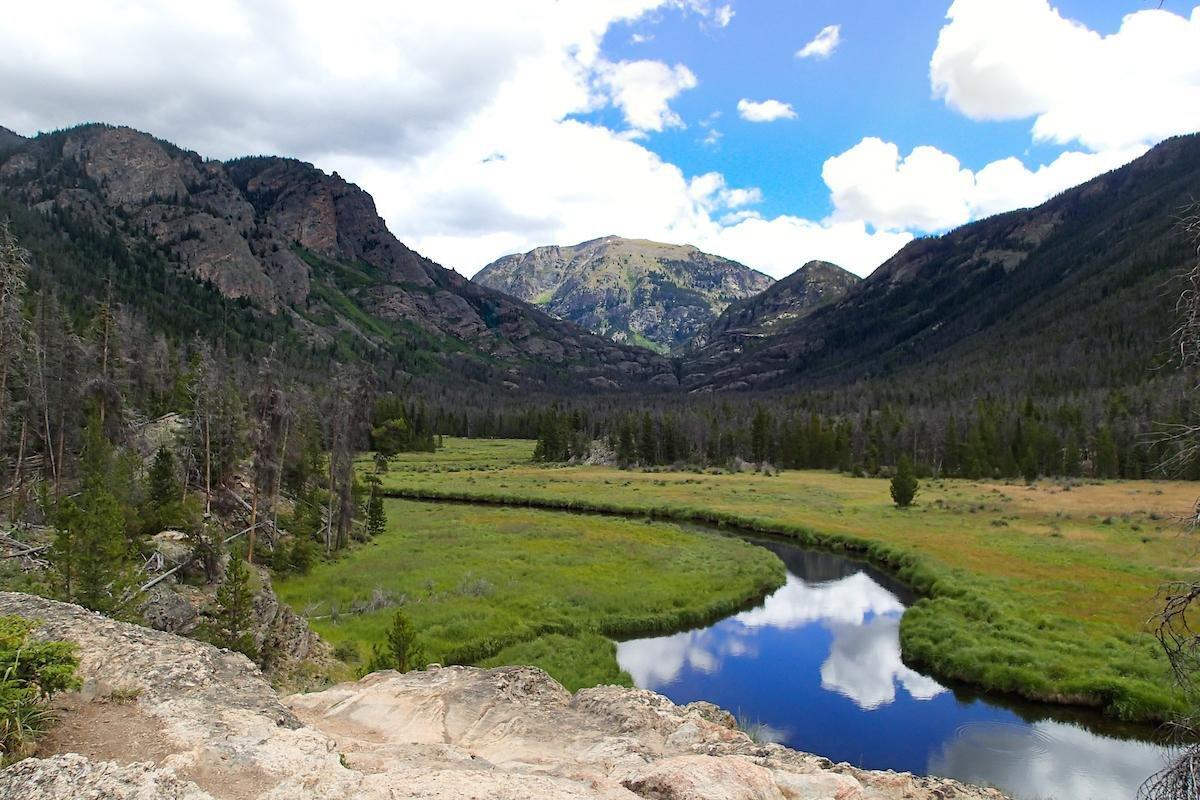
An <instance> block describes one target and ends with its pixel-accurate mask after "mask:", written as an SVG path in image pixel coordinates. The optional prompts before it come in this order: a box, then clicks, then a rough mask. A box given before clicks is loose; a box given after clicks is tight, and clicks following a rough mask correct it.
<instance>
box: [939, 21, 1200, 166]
mask: <svg viewBox="0 0 1200 800" xmlns="http://www.w3.org/2000/svg"><path fill="white" fill-rule="evenodd" d="M946 16H947V19H948V20H949V21H948V23H947V24H946V25H945V26H944V27H943V28H942V30H941V32H940V33H939V35H938V43H937V48H936V49H935V50H934V53H933V57H932V59H931V61H930V78H931V81H932V84H933V89H934V93H935V95H936V96H938V97H940V98H943V99H944V100H945V102H946V103H947V104H948V105H949V106H950V107H951V108H954V109H956V110H957V111H960V112H962V113H963V114H965V115H966V116H968V117H970V118H971V119H976V120H1012V119H1026V118H1031V117H1032V118H1033V119H1034V123H1033V135H1034V137H1035V139H1037V140H1039V141H1048V142H1054V143H1058V144H1069V143H1073V142H1077V143H1079V144H1081V145H1082V146H1084V147H1086V148H1087V149H1089V150H1093V151H1104V150H1120V149H1124V148H1128V147H1131V146H1133V145H1138V144H1152V143H1153V142H1156V141H1158V140H1161V139H1163V138H1165V137H1167V136H1171V135H1173V134H1178V133H1190V132H1193V131H1195V130H1197V129H1200V6H1197V7H1195V8H1194V9H1193V10H1192V12H1191V15H1190V17H1185V16H1180V15H1178V14H1174V13H1171V12H1169V11H1165V10H1159V9H1146V10H1141V11H1136V12H1134V13H1132V14H1129V15H1127V16H1126V17H1125V18H1124V19H1123V20H1122V23H1121V26H1120V29H1119V30H1118V31H1117V32H1116V33H1113V34H1111V35H1108V36H1102V35H1100V34H1099V33H1097V32H1096V31H1093V30H1091V29H1089V28H1087V27H1086V26H1084V25H1082V24H1080V23H1078V22H1074V21H1072V20H1070V19H1067V18H1065V17H1063V16H1062V14H1061V13H1060V12H1059V11H1058V10H1057V9H1056V8H1054V7H1053V6H1051V5H1050V3H1049V2H1048V0H1008V1H1007V2H1004V3H996V2H992V1H991V0H955V2H954V4H953V5H952V6H951V7H950V10H949V11H948V12H947V15H946Z"/></svg>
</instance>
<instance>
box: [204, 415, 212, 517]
mask: <svg viewBox="0 0 1200 800" xmlns="http://www.w3.org/2000/svg"><path fill="white" fill-rule="evenodd" d="M209 427H210V426H209V412H208V409H207V408H206V409H204V513H205V514H211V513H212V441H211V440H210V439H209Z"/></svg>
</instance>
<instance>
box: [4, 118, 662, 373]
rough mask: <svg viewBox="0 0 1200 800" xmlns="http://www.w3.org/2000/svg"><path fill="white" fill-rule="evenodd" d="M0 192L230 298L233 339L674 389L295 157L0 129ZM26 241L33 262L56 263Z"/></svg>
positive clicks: (126, 137) (644, 356)
mask: <svg viewBox="0 0 1200 800" xmlns="http://www.w3.org/2000/svg"><path fill="white" fill-rule="evenodd" d="M0 197H4V198H7V199H10V200H14V201H17V202H19V203H22V204H24V205H26V206H28V207H30V208H34V209H37V210H38V211H41V212H43V214H42V217H43V219H44V220H46V221H47V224H49V225H51V226H52V227H53V226H59V227H60V228H63V231H59V232H63V233H64V235H65V232H66V231H67V230H68V229H69V230H70V231H71V232H72V235H78V234H80V233H82V232H85V231H86V232H87V234H88V235H89V236H92V237H95V238H98V239H99V240H101V241H104V242H107V243H108V244H106V245H105V247H106V248H109V245H112V248H110V249H115V250H123V251H125V254H126V256H128V258H127V259H126V260H128V261H131V262H133V261H135V258H134V257H135V256H136V257H137V258H141V259H142V260H143V261H145V260H146V259H150V258H151V256H150V255H148V253H153V254H154V259H158V257H159V256H161V257H162V258H163V259H165V261H166V262H167V263H168V264H169V265H170V268H171V269H172V270H177V271H178V272H179V273H181V274H182V275H185V276H187V277H189V278H192V279H195V280H196V281H199V282H202V283H204V284H206V285H207V286H209V287H211V288H212V289H215V290H216V292H219V293H220V295H223V297H224V298H225V299H234V300H237V301H239V303H238V304H237V305H238V306H239V308H242V309H243V310H245V309H248V310H246V311H245V313H246V314H248V315H251V316H253V317H254V318H255V319H256V320H258V321H259V322H258V323H257V324H253V325H252V324H249V323H243V324H242V328H243V331H242V332H243V334H244V335H247V336H250V337H254V336H256V335H259V331H265V332H267V334H268V336H269V337H270V338H268V339H267V340H266V341H265V342H264V344H265V343H272V344H275V343H277V342H278V340H280V339H281V338H285V337H283V336H281V331H283V330H287V332H288V333H294V334H295V336H296V338H297V339H298V340H299V341H301V342H303V345H304V346H306V347H312V348H316V349H318V350H324V349H327V348H331V347H334V346H335V344H336V343H337V342H339V341H341V340H346V339H349V340H350V341H353V342H354V347H353V348H351V349H353V350H356V351H362V352H375V353H376V357H379V358H382V356H380V355H379V354H387V353H391V354H392V355H393V356H397V357H399V358H400V360H401V361H402V362H403V363H404V364H405V365H406V366H411V365H412V360H411V359H410V358H409V354H411V352H421V353H422V354H423V355H425V356H429V357H430V358H429V359H428V360H430V361H431V362H434V361H436V362H437V363H438V365H439V366H440V368H441V369H443V370H445V371H446V372H448V374H450V375H453V376H454V379H455V380H461V379H462V377H463V376H464V375H470V376H474V377H476V378H478V379H479V380H480V381H481V382H483V383H488V382H492V380H493V379H496V378H497V377H498V376H499V375H502V376H503V379H505V380H511V381H512V382H513V386H520V385H526V386H528V385H535V386H542V385H551V386H562V385H572V386H574V385H577V384H578V383H579V382H581V381H586V380H588V379H592V378H602V379H603V380H604V381H607V382H608V383H611V384H612V385H613V386H615V387H620V388H623V389H627V388H630V387H632V386H635V385H640V386H645V385H650V381H651V380H654V383H653V385H654V386H662V385H664V384H666V385H668V386H671V385H677V381H676V378H675V374H674V372H673V369H672V366H671V364H670V363H669V362H668V361H667V360H666V359H663V358H662V357H660V356H659V355H657V354H655V353H652V352H650V351H648V350H645V349H642V348H637V347H630V346H622V345H620V344H617V343H614V342H613V341H611V340H609V339H606V338H604V337H602V336H596V335H594V334H591V333H589V332H588V331H586V330H584V329H583V328H580V327H578V326H576V325H573V324H571V323H569V322H564V321H563V320H560V319H556V318H554V317H552V316H551V315H549V314H546V313H543V312H542V311H540V310H538V309H536V308H533V307H531V306H529V305H527V304H525V303H523V302H520V301H518V300H514V299H513V298H511V297H509V296H507V295H505V294H503V293H501V292H498V291H495V290H492V289H489V288H486V287H484V286H481V285H479V284H476V283H472V282H471V281H469V280H467V279H466V278H465V277H463V276H462V275H459V274H458V273H456V272H454V271H453V270H450V269H446V268H445V267H442V266H441V265H439V264H436V263H434V262H433V261H431V260H430V259H428V258H425V257H424V256H422V255H420V254H419V253H417V252H415V251H413V250H412V249H410V248H408V247H406V246H405V245H404V244H403V243H402V242H400V241H399V240H398V239H397V238H396V237H395V236H393V235H392V233H391V232H390V231H389V230H388V228H387V226H386V224H385V223H384V221H383V218H382V217H380V216H379V213H378V211H377V209H376V207H375V201H374V200H373V199H372V197H371V195H370V194H368V193H367V192H366V191H364V190H363V189H362V188H360V187H359V186H356V185H355V184H353V183H351V182H349V181H347V180H345V179H344V178H342V177H341V176H340V175H338V174H337V173H336V172H335V173H333V174H327V173H325V172H323V171H321V170H320V169H317V168H316V167H315V166H313V165H312V164H308V163H305V162H302V161H297V160H295V159H288V158H277V157H254V158H243V159H236V160H233V161H229V162H224V163H223V162H220V161H215V160H206V159H204V158H202V157H201V156H200V155H199V154H197V153H194V152H191V151H187V150H183V149H181V148H179V147H176V146H174V145H172V144H170V143H169V142H165V141H162V140H160V139H156V138H155V137H153V136H150V135H149V134H146V133H142V132H140V131H136V130H133V129H131V128H126V127H112V126H108V125H98V124H96V125H81V126H78V127H76V128H71V129H68V130H63V131H56V132H54V133H46V134H40V135H38V136H36V137H34V138H32V139H24V138H22V137H19V136H16V135H15V134H11V133H10V132H7V131H5V130H4V129H0ZM60 217H61V219H60ZM31 242H32V245H33V246H35V252H34V253H33V259H32V261H33V265H34V268H35V269H42V268H43V267H46V268H52V267H53V262H54V259H53V258H46V259H43V258H42V257H41V253H39V252H38V251H37V249H36V245H37V244H38V241H37V239H36V237H32V239H31ZM117 243H119V244H120V247H119V248H118V247H116V245H117ZM130 254H132V255H130ZM43 261H45V262H48V263H47V264H43ZM146 263H147V264H148V263H149V261H146ZM155 263H157V260H155ZM133 267H136V268H137V269H139V270H142V269H148V267H146V265H145V264H142V263H140V262H137V263H134V264H133ZM98 269H99V267H98ZM123 269H131V267H130V265H129V264H126V265H125V266H124V267H123ZM49 277H50V278H51V279H53V277H54V276H53V275H51V276H49ZM142 277H143V280H142V282H139V283H137V284H136V290H135V291H133V292H132V294H129V295H126V296H124V297H122V296H120V295H119V292H120V291H121V290H122V286H121V285H117V286H116V290H117V291H118V296H117V299H118V300H120V301H122V302H123V303H124V304H125V305H128V306H129V308H130V309H131V310H134V309H136V308H137V307H138V306H139V304H142V303H145V304H147V305H148V306H151V307H153V305H154V302H159V303H162V302H168V303H169V302H174V301H172V300H165V301H164V298H161V297H156V295H155V292H156V291H157V290H158V283H157V282H156V281H157V279H150V278H145V277H144V276H142ZM63 282H64V283H67V282H68V281H63ZM65 288H66V290H68V292H69V290H70V289H71V288H72V287H70V286H67V287H65ZM205 299H207V295H205ZM285 326H286V327H285ZM235 327H236V326H235ZM192 333H194V331H191V330H189V331H188V335H191V334H192ZM344 349H345V347H344V345H338V346H337V350H338V351H339V353H340V352H342V351H343V350H344ZM281 356H282V353H281ZM339 357H341V356H339ZM306 368H308V367H307V365H306ZM429 368H431V369H433V367H432V364H431V365H430V367H429ZM495 382H496V383H498V382H499V380H495ZM593 385H598V384H593ZM605 385H607V384H605Z"/></svg>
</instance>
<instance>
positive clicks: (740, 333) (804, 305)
mask: <svg viewBox="0 0 1200 800" xmlns="http://www.w3.org/2000/svg"><path fill="white" fill-rule="evenodd" d="M861 281H862V278H860V277H858V276H857V275H855V274H854V273H853V272H848V271H846V270H844V269H842V268H841V267H839V266H837V265H836V264H830V263H829V262H828V261H809V262H808V263H807V264H805V265H804V266H802V267H800V268H799V269H798V270H796V271H795V272H793V273H792V274H791V275H788V276H787V277H786V278H784V279H782V280H780V281H778V282H777V283H774V284H772V285H771V286H769V287H768V288H767V289H765V290H763V291H762V292H759V293H758V294H756V295H754V296H752V297H747V298H745V299H744V300H738V301H736V302H734V303H730V305H729V306H728V307H727V308H726V309H725V310H724V311H722V312H721V316H719V317H717V319H716V320H714V321H713V322H712V323H711V324H710V325H709V326H708V327H707V328H706V329H705V330H704V331H702V332H700V333H699V334H698V335H697V336H696V338H695V339H694V340H693V349H694V350H699V349H702V348H705V347H707V346H709V345H714V347H713V348H712V349H710V350H709V352H708V355H709V357H717V356H718V353H719V352H723V351H724V350H726V349H729V348H738V347H741V346H743V343H744V342H745V341H747V340H755V339H762V338H764V337H768V336H770V335H771V334H772V333H774V332H776V331H778V330H781V329H782V328H784V327H786V326H788V325H791V324H793V323H794V322H796V321H797V320H800V319H803V318H804V317H806V316H808V315H809V314H811V313H812V312H813V311H815V310H817V309H818V308H820V307H821V306H824V305H828V304H829V303H833V302H836V301H837V300H840V299H841V298H842V297H843V296H845V294H846V293H847V292H848V291H850V290H851V289H852V288H854V286H856V285H857V284H858V283H860V282H861Z"/></svg>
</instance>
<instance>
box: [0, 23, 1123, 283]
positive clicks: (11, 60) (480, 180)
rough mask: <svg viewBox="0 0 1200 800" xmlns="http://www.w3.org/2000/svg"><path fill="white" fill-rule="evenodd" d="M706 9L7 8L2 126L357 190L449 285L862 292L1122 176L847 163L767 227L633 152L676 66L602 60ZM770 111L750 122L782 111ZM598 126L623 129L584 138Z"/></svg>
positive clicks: (878, 158) (1, 46)
mask: <svg viewBox="0 0 1200 800" xmlns="http://www.w3.org/2000/svg"><path fill="white" fill-rule="evenodd" d="M726 8H727V6H726V5H724V4H722V5H718V4H715V3H707V2H701V1H700V0H613V2H608V3H562V2H557V1H556V0H513V2H512V3H505V4H496V3H490V2H483V1H482V0H447V2H446V3H443V4H441V5H439V6H437V7H436V8H434V7H432V6H428V5H426V6H412V7H407V6H406V7H405V8H404V9H403V10H402V11H401V10H397V9H394V8H392V7H391V6H387V5H386V4H385V5H379V4H376V3H372V2H368V0H345V2H343V3H342V4H340V5H339V6H338V8H337V9H333V8H332V7H329V8H325V7H320V6H308V5H306V6H304V7H303V8H302V9H301V8H300V7H299V6H297V5H295V4H292V3H287V2H284V1H283V0H264V2H250V0H216V2H215V4H210V5H208V6H205V8H204V9H203V10H198V9H192V8H190V7H189V8H186V9H182V10H181V9H180V8H175V7H171V8H169V9H168V8H166V7H164V6H163V5H162V4H160V3H155V2H152V0H129V3H128V4H127V8H126V11H127V13H123V14H120V15H113V14H110V13H108V12H107V11H106V10H105V9H104V8H102V7H101V6H99V5H97V4H94V3H86V2H83V1H82V0H68V1H67V2H64V3H59V4H46V3H41V4H37V3H26V4H21V5H19V6H16V7H14V8H13V9H12V10H11V12H10V13H9V15H8V17H7V18H6V21H7V22H8V23H9V24H7V25H5V26H3V27H0V83H2V85H3V86H4V87H5V91H4V92H0V124H3V125H6V126H8V127H11V128H14V129H16V130H18V131H19V132H21V133H26V134H29V133H34V132H36V131H37V130H49V129H52V128H56V127H62V126H66V125H72V124H75V123H78V122H80V121H84V120H102V121H106V122H112V123H117V124H128V125H132V126H134V127H136V128H140V129H142V130H147V131H150V132H152V133H154V134H156V135H159V136H162V137H164V138H167V139H170V140H172V141H174V142H176V143H178V144H180V145H183V146H186V147H189V148H193V149H196V150H198V151H199V152H200V153H202V154H203V155H205V156H212V157H217V158H226V157H231V156H237V155H245V154H248V153H249V154H254V153H278V154H282V155H289V156H296V157H299V158H303V159H306V160H309V161H312V162H314V163H316V164H318V165H319V166H321V167H322V168H324V169H326V170H328V171H332V170H335V169H336V170H338V171H339V172H340V173H341V174H342V175H344V176H346V177H347V178H349V179H351V180H354V181H356V182H357V183H359V184H360V185H362V186H363V187H364V188H366V189H367V190H368V191H370V192H371V193H372V194H373V195H374V196H375V198H376V201H377V205H378V207H379V209H380V212H381V213H382V214H383V216H384V217H385V219H386V220H387V222H388V224H389V226H390V227H391V228H392V230H393V232H395V233H396V235H397V236H398V237H400V238H401V239H402V240H403V241H405V242H406V243H408V244H409V245H411V246H413V247H415V248H416V249H417V250H419V251H421V252H424V253H426V254H427V255H429V256H430V257H432V258H434V259H436V260H438V261H440V262H442V263H444V264H446V265H447V266H451V267H455V268H458V269H461V270H462V271H463V272H466V273H468V274H470V273H473V272H474V271H475V270H477V269H479V268H480V267H482V266H483V265H484V264H486V263H487V262H489V261H491V260H493V259H495V258H497V257H499V256H501V255H503V254H505V253H510V252H518V251H525V250H529V249H531V248H532V247H535V246H537V245H542V244H547V243H574V242H578V241H583V240H585V239H591V238H595V237H596V236H597V235H602V234H606V233H613V232H617V233H621V234H623V235H627V236H639V237H646V238H651V239H658V240H662V241H673V242H688V243H692V244H695V245H697V246H699V247H701V248H702V249H705V250H707V251H709V252H715V253H719V254H721V255H725V256H728V257H730V258H735V259H737V260H739V261H742V262H743V263H746V264H749V265H751V266H754V267H757V268H759V269H762V270H764V271H766V272H769V273H771V274H772V275H775V276H777V277H781V276H783V275H786V274H788V273H789V272H791V271H792V270H794V269H795V268H796V267H797V266H799V265H800V264H802V263H804V262H805V261H807V260H810V259H813V258H822V259H826V260H830V261H834V262H835V263H839V264H842V265H843V266H845V267H846V268H848V269H851V270H853V271H855V272H858V273H859V274H866V273H867V272H870V271H871V270H872V269H873V268H874V267H876V266H877V265H878V264H880V263H881V262H882V261H884V260H885V259H886V258H887V257H889V256H890V255H892V254H893V253H894V252H895V251H896V250H897V249H898V248H899V247H901V246H902V245H903V244H905V243H907V242H908V241H909V240H911V239H912V236H913V232H914V231H916V232H921V231H927V230H936V229H938V226H944V225H947V224H951V222H952V221H953V220H960V219H963V215H964V213H965V214H966V215H967V216H971V215H976V214H981V213H989V212H990V211H994V210H1003V209H1004V208H1005V207H1006V206H1007V207H1011V204H1013V203H1016V204H1021V205H1025V204H1029V203H1033V202H1036V201H1037V200H1039V199H1041V198H1042V197H1044V196H1048V194H1050V193H1053V192H1054V191H1057V190H1060V189H1061V188H1065V186H1066V185H1069V184H1070V183H1072V182H1077V181H1078V180H1082V179H1084V178H1086V177H1090V174H1094V173H1095V172H1096V171H1101V170H1102V169H1106V168H1109V167H1111V166H1116V164H1117V163H1119V162H1120V159H1121V158H1125V157H1126V153H1125V151H1112V152H1117V153H1118V155H1119V157H1117V156H1110V155H1105V154H1082V153H1081V154H1067V155H1064V156H1062V157H1060V158H1059V159H1058V160H1056V161H1055V162H1053V163H1051V164H1048V165H1045V166H1043V167H1041V168H1038V169H1034V170H1029V169H1026V168H1025V167H1023V166H1022V165H1021V164H1020V163H1019V162H1017V161H1016V160H1015V159H1009V160H1004V161H999V162H996V163H995V164H991V165H988V166H987V167H985V168H983V169H980V170H979V171H978V172H977V173H971V172H970V171H969V170H965V169H963V168H962V167H961V166H958V167H957V168H956V167H955V165H956V162H954V160H953V158H952V157H950V156H949V155H947V154H944V153H939V152H938V151H935V150H933V148H929V149H928V152H927V151H925V150H922V151H921V152H920V153H917V152H916V151H914V153H912V154H909V155H908V156H905V157H901V154H900V153H899V151H898V150H895V151H894V152H893V150H894V145H893V146H891V148H892V149H888V147H887V145H886V143H878V144H876V143H872V144H871V145H869V146H862V145H863V143H860V146H856V148H857V149H856V148H851V151H847V153H843V154H842V155H841V156H838V157H837V159H838V160H836V161H834V164H833V166H832V167H829V169H828V172H829V175H828V176H827V181H828V182H829V184H830V197H831V201H832V202H831V205H832V207H833V213H832V214H831V215H830V217H829V218H828V219H806V218H803V217H799V216H794V215H788V214H783V215H779V216H774V217H770V218H768V217H766V216H764V214H763V213H762V212H761V211H760V210H759V209H760V208H761V206H760V203H761V202H762V200H763V197H762V192H761V191H760V190H759V189H757V188H755V187H751V186H729V185H727V184H726V181H725V178H724V177H723V176H721V175H720V174H719V173H711V174H707V173H706V174H703V175H699V176H696V175H687V174H684V172H683V171H682V170H681V169H679V167H677V166H676V165H674V164H672V163H670V162H668V161H665V160H664V159H663V158H661V157H660V156H658V155H656V154H655V153H654V152H652V151H651V150H650V149H648V148H647V147H645V146H644V145H643V143H642V142H640V141H638V140H637V137H639V136H645V135H649V134H651V133H654V132H659V131H664V130H667V129H669V128H673V127H681V126H683V125H684V123H685V120H684V119H682V117H681V115H680V114H679V113H678V112H676V111H675V110H674V109H673V108H672V103H673V101H674V100H675V99H676V98H678V97H679V96H680V95H681V94H682V93H683V92H686V91H688V90H689V89H691V88H692V87H695V86H696V85H697V83H698V80H697V77H696V75H695V74H694V73H693V72H692V71H691V70H690V69H689V68H688V66H687V65H684V64H674V65H670V64H666V63H662V62H658V61H651V60H633V61H622V62H616V63H614V62H611V61H609V60H607V59H605V58H604V57H603V54H602V52H601V44H602V41H603V39H604V36H605V33H606V32H608V31H610V30H612V29H613V26H614V25H616V24H618V23H620V22H630V21H640V22H641V23H644V24H652V23H653V19H654V18H656V16H657V15H661V14H662V13H667V12H668V11H669V12H670V13H685V14H693V15H695V16H697V17H698V18H699V19H700V20H701V24H702V25H710V26H716V25H719V24H722V21H724V22H726V23H727V22H728V20H729V19H730V15H731V14H732V8H731V7H729V10H728V11H724V10H723V9H726ZM645 35H647V36H648V35H649V34H648V33H646V34H645ZM837 38H838V36H837V31H836V26H831V29H827V30H826V31H823V32H822V34H821V35H820V36H818V37H817V40H814V42H818V41H824V42H825V43H826V44H825V45H822V46H824V47H828V49H829V52H832V49H833V47H835V46H836V41H837ZM806 49H808V48H806ZM816 54H817V52H816V51H813V52H811V53H810V55H816ZM745 102H746V103H752V101H750V100H746V101H745ZM772 102H778V101H764V102H762V103H754V104H753V107H754V109H756V110H757V113H760V114H762V113H766V112H768V111H773V112H779V111H781V110H782V109H781V108H774V107H771V106H769V104H770V103H772ZM779 106H780V107H782V108H787V106H786V105H785V104H783V103H779ZM604 107H612V108H616V109H617V110H618V111H619V113H620V114H621V115H622V118H623V119H624V126H627V127H626V128H625V129H624V130H612V129H610V128H608V127H606V126H605V125H603V124H601V123H599V122H596V121H594V119H595V118H594V117H588V116H587V115H588V114H589V113H590V112H595V111H597V110H598V109H601V108H604ZM789 110H790V109H789ZM739 112H740V113H743V115H745V112H746V109H745V108H742V109H739ZM749 113H751V114H753V113H756V111H753V110H752V111H749ZM784 116H786V115H784ZM581 117H582V118H581ZM780 118H783V117H780ZM717 119H718V117H717V116H716V115H715V114H714V115H712V116H709V117H707V118H702V119H699V120H697V121H696V127H697V131H698V133H697V137H696V138H697V139H700V140H701V141H702V142H707V143H708V144H709V145H716V144H717V143H718V140H719V137H720V135H721V134H720V131H718V130H717V127H716V122H717ZM881 145H882V147H881ZM952 162H954V163H952ZM931 174H932V175H935V176H938V179H937V181H936V182H934V184H930V183H929V180H930V178H929V176H930V175H931ZM930 185H936V186H940V187H941V189H942V190H944V191H945V192H947V196H945V197H940V198H939V197H935V196H933V195H932V192H930V191H926V189H927V188H928V187H929V186H930ZM876 189H880V190H882V193H881V194H880V195H879V198H880V199H878V200H875V199H872V198H873V196H874V194H875V190H876ZM908 195H912V197H910V196H908ZM964 209H965V211H964ZM931 226H933V227H931Z"/></svg>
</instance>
